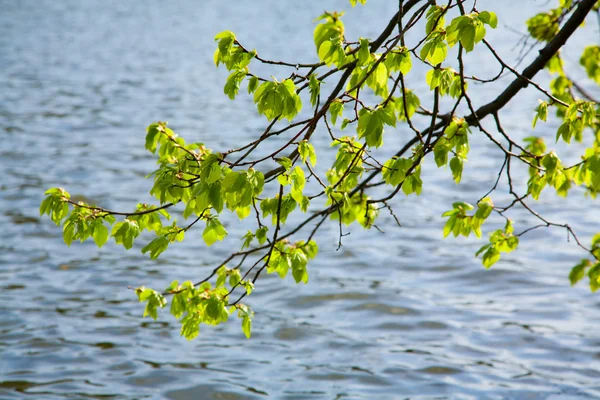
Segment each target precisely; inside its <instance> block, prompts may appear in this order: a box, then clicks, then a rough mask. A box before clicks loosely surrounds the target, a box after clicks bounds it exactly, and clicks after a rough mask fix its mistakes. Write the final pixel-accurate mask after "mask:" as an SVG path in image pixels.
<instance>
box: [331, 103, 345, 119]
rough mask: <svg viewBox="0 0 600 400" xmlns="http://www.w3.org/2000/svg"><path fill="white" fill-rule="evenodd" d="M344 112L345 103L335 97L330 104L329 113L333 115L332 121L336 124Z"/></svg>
mask: <svg viewBox="0 0 600 400" xmlns="http://www.w3.org/2000/svg"><path fill="white" fill-rule="evenodd" d="M343 113H344V103H342V102H341V101H340V100H339V99H335V100H334V101H333V102H331V104H330V105H329V115H330V116H331V123H332V124H333V125H335V124H336V122H337V119H338V117H341V116H342V115H343Z"/></svg>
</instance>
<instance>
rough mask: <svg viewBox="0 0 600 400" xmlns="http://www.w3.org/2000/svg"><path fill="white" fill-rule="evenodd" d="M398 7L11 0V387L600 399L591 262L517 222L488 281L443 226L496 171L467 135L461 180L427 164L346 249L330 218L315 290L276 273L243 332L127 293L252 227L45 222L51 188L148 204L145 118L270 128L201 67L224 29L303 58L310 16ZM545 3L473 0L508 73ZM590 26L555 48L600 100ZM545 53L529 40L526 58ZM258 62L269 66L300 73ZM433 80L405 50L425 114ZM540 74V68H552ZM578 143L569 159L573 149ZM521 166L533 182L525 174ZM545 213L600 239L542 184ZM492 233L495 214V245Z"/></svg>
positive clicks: (7, 84) (4, 253) (104, 202)
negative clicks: (86, 236) (162, 231)
mask: <svg viewBox="0 0 600 400" xmlns="http://www.w3.org/2000/svg"><path fill="white" fill-rule="evenodd" d="M395 6H396V2H392V1H389V2H384V1H377V0H370V1H369V2H368V3H367V6H365V7H356V8H354V9H351V7H350V5H349V4H348V2H347V1H346V0H326V1H320V2H283V1H269V0H256V1H253V2H242V1H231V2H219V1H211V0H207V1H192V0H181V1H173V2H164V1H162V2H161V1H155V0H153V1H144V2H142V1H127V2H122V1H116V0H113V1H100V0H86V1H77V0H61V1H55V0H53V1H51V0H19V1H14V0H0V9H1V10H2V12H0V87H1V88H2V89H1V90H0V138H1V139H2V140H0V227H1V229H0V398H3V399H4V398H6V399H12V398H33V399H53V398H76V399H88V398H89V399H96V398H98V399H100V398H102V399H109V398H118V399H140V398H144V399H145V398H151V399H163V398H164V399H255V398H256V399H259V398H267V397H271V398H281V399H317V398H319V399H320V398H326V399H334V398H335V399H374V398H381V399H392V398H411V399H425V398H437V399H442V398H460V399H550V398H552V399H563V398H567V399H592V398H598V397H600V331H599V330H598V321H600V297H598V296H599V295H598V294H592V293H590V292H589V289H588V287H587V283H581V284H580V285H578V286H576V287H574V288H571V287H570V286H569V281H568V273H569V271H570V268H571V267H572V266H573V265H575V264H576V263H577V262H578V261H579V259H580V258H582V257H584V256H585V254H584V253H583V251H582V250H581V249H579V248H578V247H577V246H576V245H575V243H574V242H573V240H571V241H570V242H568V241H567V235H566V232H565V231H563V230H558V229H555V230H549V229H544V230H537V231H533V232H531V233H530V234H527V235H526V236H524V237H523V238H522V240H521V245H520V247H519V249H518V250H517V251H516V252H514V253H512V254H510V255H505V256H503V259H502V260H501V261H500V262H499V263H498V264H496V265H495V266H494V267H493V268H492V269H490V270H487V271H486V270H485V269H484V268H483V266H482V265H481V262H480V260H478V259H476V258H475V257H474V252H475V251H476V250H477V249H478V248H479V247H480V246H481V245H483V244H484V243H485V242H484V240H480V241H478V240H470V239H469V240H467V239H464V238H461V239H453V238H448V239H446V240H442V227H443V225H444V222H445V219H443V218H441V217H440V216H441V214H442V213H443V212H444V211H446V210H448V209H450V208H451V204H452V202H453V201H457V200H461V201H468V202H471V203H474V202H476V201H477V199H478V198H479V197H480V196H481V195H483V194H484V193H485V192H486V191H487V190H488V189H490V188H491V187H492V186H493V183H494V180H495V178H496V175H497V173H498V169H499V167H500V165H501V162H502V158H501V157H499V154H497V153H496V151H495V149H494V148H493V147H491V146H490V145H489V144H488V143H487V142H486V141H485V140H481V139H480V138H479V135H477V131H475V130H473V135H472V141H473V150H472V152H471V156H470V159H469V163H468V164H467V166H466V167H465V172H464V174H463V183H461V185H459V186H456V185H454V183H453V182H452V179H451V174H450V171H448V170H444V169H443V168H442V169H439V170H438V169H437V168H435V165H433V163H432V162H431V163H429V165H427V166H426V167H424V169H423V180H424V182H425V184H424V189H423V194H422V195H421V196H420V197H419V198H415V197H408V198H407V197H405V196H403V195H402V196H400V197H398V198H397V199H395V201H394V202H393V205H394V207H395V209H396V213H397V215H398V217H399V218H400V220H401V222H402V227H401V228H399V227H397V226H396V225H395V223H394V221H393V219H392V217H391V216H389V215H388V214H387V213H386V212H384V211H382V214H381V217H380V220H379V221H378V226H379V227H380V228H381V229H382V230H383V231H385V232H386V233H385V234H382V233H380V232H378V231H376V230H371V231H365V230H363V229H361V228H360V227H358V226H352V227H350V228H347V229H346V231H347V232H351V234H350V235H349V236H346V237H344V241H343V243H344V246H343V247H342V248H341V249H340V250H339V251H336V247H337V239H338V237H337V235H338V227H337V225H336V224H335V223H332V224H326V226H324V228H323V229H322V230H321V231H320V233H319V235H318V236H319V237H318V242H319V246H320V253H319V255H318V257H317V259H316V260H313V261H312V262H311V263H309V275H310V280H309V284H308V285H296V284H294V283H293V280H292V278H291V277H288V278H287V279H286V280H284V281H281V280H280V279H279V278H277V277H273V276H271V275H269V276H266V275H265V276H263V277H262V278H261V279H260V280H259V281H258V283H257V288H256V291H255V292H254V293H253V294H252V296H251V297H250V298H248V304H249V305H250V306H252V307H253V309H254V310H255V311H256V316H255V319H254V324H253V335H252V339H251V340H246V339H245V338H244V336H243V334H242V332H241V328H240V323H239V322H238V321H237V320H236V319H235V318H232V320H231V321H230V322H229V323H227V324H225V325H224V326H219V327H216V328H214V327H206V326H204V325H203V326H202V327H201V332H200V336H199V337H198V338H197V339H196V340H194V341H191V342H188V341H186V340H185V339H184V338H181V337H180V336H179V324H178V322H177V321H176V320H175V319H174V318H173V317H172V316H171V315H170V314H168V311H167V310H165V312H163V313H162V314H161V315H160V318H159V320H157V321H153V320H151V319H142V318H141V316H142V312H143V306H142V305H140V304H139V303H138V302H137V299H136V297H135V295H134V293H133V292H132V291H131V290H128V289H127V287H128V286H129V285H131V286H140V285H142V284H143V285H146V286H149V287H154V288H157V289H162V288H164V287H166V286H167V285H168V284H169V283H170V282H171V281H172V280H173V279H179V280H180V281H183V280H187V279H191V280H194V281H197V280H198V278H203V277H204V276H205V275H206V274H207V273H208V271H210V270H211V269H212V268H213V267H214V266H215V264H218V263H219V262H220V261H222V259H224V258H225V257H226V256H227V255H228V254H229V252H230V251H231V249H232V248H237V247H238V246H239V245H240V243H241V242H239V241H238V240H239V239H238V238H239V237H240V236H241V234H243V233H244V232H245V230H246V229H247V227H248V224H246V223H239V222H236V221H235V220H233V219H232V220H230V221H227V229H228V230H229V232H230V237H229V239H228V240H227V241H225V242H223V243H218V244H216V245H214V246H213V247H211V248H207V247H206V246H205V245H204V243H203V242H202V240H201V237H200V236H201V229H200V230H198V231H196V232H194V231H192V232H190V233H189V234H188V235H187V238H186V241H185V242H184V243H181V244H176V245H172V246H171V248H170V249H169V250H168V251H167V252H166V253H164V254H163V255H162V257H161V258H160V259H159V260H156V261H152V260H150V259H149V258H148V257H146V256H143V255H142V254H141V253H140V251H139V250H140V249H141V247H142V246H143V245H144V243H143V242H145V240H140V241H139V243H137V244H136V246H135V248H134V249H132V250H131V251H128V252H126V251H125V250H123V248H122V247H120V246H116V245H115V244H114V243H112V242H111V243H109V244H108V245H106V246H105V247H103V248H102V249H98V248H96V247H95V245H94V244H93V243H85V244H80V243H74V244H73V245H72V246H71V247H70V248H68V247H67V246H66V245H65V244H64V243H63V241H62V230H61V228H59V227H57V226H55V225H54V224H53V223H52V222H51V221H49V220H48V219H47V218H39V212H38V207H39V204H40V202H41V200H42V198H43V193H44V191H45V190H46V189H47V188H49V187H55V186H62V187H65V188H66V189H67V190H68V191H69V192H71V193H72V194H73V195H78V196H85V198H86V199H87V201H89V202H91V203H96V204H98V205H101V206H104V207H107V208H111V209H119V210H131V209H133V208H134V207H135V205H136V203H137V202H140V201H150V200H151V198H150V196H149V195H148V194H147V192H148V190H149V188H150V186H151V181H150V180H145V179H144V177H145V176H146V175H147V174H148V173H150V172H151V171H153V170H154V169H155V159H154V158H153V157H152V155H151V154H149V153H147V152H146V151H145V150H144V136H145V128H146V126H147V125H148V124H150V123H152V122H154V121H158V120H161V121H169V122H170V125H169V126H170V127H172V128H173V129H174V130H175V131H176V132H177V133H179V134H180V135H181V136H183V137H184V138H185V139H186V140H187V141H188V142H192V141H202V142H204V143H206V144H207V146H208V147H210V148H213V149H215V150H217V151H219V150H220V151H223V150H226V149H228V148H231V147H235V146H238V145H240V144H241V143H246V142H247V141H249V140H251V139H252V138H254V137H256V135H257V134H259V133H260V132H262V130H263V129H264V127H265V119H264V117H259V116H258V115H257V114H256V111H255V108H254V106H253V105H252V99H251V97H249V96H247V95H245V94H244V93H245V85H244V87H243V88H242V90H241V91H240V93H241V95H240V96H239V97H238V99H236V101H234V102H232V101H230V100H229V99H228V98H227V97H226V96H225V95H224V94H223V91H222V90H223V85H224V83H225V78H226V76H227V71H225V70H224V69H222V68H221V69H216V68H215V66H214V63H213V59H212V56H213V52H214V49H215V43H214V41H213V37H214V35H215V34H216V33H218V32H220V31H222V30H224V29H230V30H232V31H234V32H235V33H236V35H237V37H238V39H239V40H240V41H241V42H242V43H243V44H244V46H245V47H247V48H256V49H257V50H258V52H259V54H260V55H261V56H262V57H264V58H269V59H276V60H285V61H288V62H313V61H315V60H316V54H315V51H314V44H313V41H312V30H313V29H314V22H313V20H314V18H315V17H317V16H318V15H320V14H321V13H322V12H323V10H330V11H331V10H338V11H342V10H345V11H347V12H346V15H345V16H344V19H343V20H344V22H345V24H346V32H347V37H348V38H350V40H354V39H356V38H358V37H359V36H363V37H368V38H375V37H376V36H377V35H378V33H379V32H380V31H381V30H382V29H383V27H384V26H385V25H386V24H387V21H388V19H389V18H390V16H391V15H393V13H394V11H395V10H394V8H395ZM551 6H554V3H552V2H547V1H532V0H530V1H523V0H521V1H515V0H506V1H502V2H498V1H491V0H488V1H479V2H478V9H479V10H490V11H495V12H496V13H497V14H498V17H499V20H500V25H499V27H498V29H497V30H496V31H492V30H491V29H488V38H489V40H490V41H491V42H492V44H493V45H494V46H496V48H497V49H498V52H499V53H500V55H501V56H503V57H505V59H506V60H507V61H509V62H512V63H517V62H518V61H519V60H518V59H519V53H520V49H521V47H520V46H519V44H518V43H519V40H520V39H521V37H522V34H523V33H525V32H526V30H525V25H524V22H525V20H526V19H527V18H529V17H531V16H533V15H534V14H535V13H537V12H539V11H540V10H542V9H546V8H549V7H551ZM421 32H422V31H419V34H421ZM414 37H415V38H417V37H418V35H415V36H414ZM598 38H599V32H598V27H597V24H596V21H595V20H593V18H590V23H589V24H588V26H587V27H586V28H584V29H583V30H582V32H579V33H578V34H577V35H575V37H574V38H573V39H572V40H571V42H570V45H571V48H570V49H571V50H569V51H567V52H565V59H566V61H567V65H568V71H569V74H570V75H571V76H572V77H573V78H576V79H581V83H582V84H583V85H584V86H585V87H586V88H587V89H588V90H590V91H591V92H592V93H595V94H596V95H598V94H600V91H599V90H598V88H597V87H594V86H593V84H591V83H590V82H589V81H586V80H585V79H584V73H583V71H581V70H579V69H578V68H577V66H576V65H577V61H578V59H579V54H581V49H582V48H583V47H584V46H585V45H586V44H589V43H592V42H597V41H598ZM532 56H535V50H534V51H533V52H532V53H531V54H530V55H529V56H528V57H525V60H524V61H523V62H522V63H521V64H520V65H521V66H524V65H525V64H526V62H527V60H529V59H531V57H532ZM467 62H468V65H469V68H470V74H473V75H476V76H478V77H484V78H485V77H488V78H489V77H492V76H494V75H495V74H496V73H497V72H498V67H497V65H496V64H495V63H494V62H493V60H490V59H489V57H488V56H487V55H485V53H483V52H481V53H477V52H474V53H473V54H471V55H470V56H469V59H468V60H467ZM251 67H252V68H253V70H255V71H259V72H260V73H261V74H263V75H264V76H269V75H274V76H276V77H278V78H282V77H285V76H287V75H289V72H290V70H282V69H277V68H265V67H261V66H255V65H254V64H252V66H251ZM425 72H426V69H424V68H423V67H421V66H419V65H417V62H414V70H413V71H411V74H410V75H409V76H408V79H407V85H408V86H409V87H410V88H412V89H414V90H416V91H417V93H418V94H420V93H423V94H424V95H423V96H422V97H421V98H422V101H423V103H424V104H428V103H427V102H428V101H429V100H427V98H426V96H425V93H427V90H428V89H427V87H426V85H425V82H424V79H423V75H424V73H425ZM511 79H512V78H511V77H507V79H504V80H502V81H501V82H500V83H499V84H498V85H488V86H485V87H479V89H478V86H477V85H476V84H474V83H472V84H470V90H471V91H472V92H473V97H474V99H475V100H476V104H483V102H484V101H489V100H490V99H492V98H493V97H494V96H495V95H497V93H498V92H499V90H500V89H501V87H502V85H505V84H506V82H508V81H510V80H511ZM536 79H537V80H538V81H540V82H542V83H547V82H548V77H547V76H546V74H545V73H541V74H540V76H539V77H538V78H536ZM329 86H331V87H333V84H332V83H331V84H329ZM324 90H325V89H324ZM538 98H539V95H538V94H537V93H536V92H535V91H532V90H527V91H525V92H523V93H522V94H521V95H520V97H519V98H517V99H515V100H513V102H512V103H510V105H509V106H508V107H507V108H506V109H505V110H503V113H502V117H503V120H504V124H505V128H506V129H507V131H509V133H510V134H511V135H512V136H513V137H515V138H520V137H525V136H529V135H531V134H532V130H531V120H532V118H533V109H534V108H535V107H536V106H537V99H538ZM306 104H308V102H305V105H306ZM307 108H308V107H305V111H306V112H309V110H307ZM491 122H492V123H493V121H486V124H487V125H490V123H491ZM557 127H558V122H557V121H549V122H548V123H546V124H543V123H539V124H538V127H537V128H536V131H535V134H538V135H544V136H546V137H547V138H548V143H549V145H550V146H551V147H552V145H553V143H554V134H555V132H556V128H557ZM403 130H404V127H402V126H400V125H399V127H398V129H396V130H389V131H388V132H387V133H386V136H385V141H386V144H389V145H390V146H391V147H389V148H388V151H389V152H390V154H391V153H393V151H394V148H397V146H395V147H394V144H398V145H400V144H402V143H403V142H404V139H405V138H406V136H403ZM351 133H352V132H348V133H346V134H351ZM404 135H406V132H404ZM284 139H285V140H287V139H286V138H278V139H277V140H284ZM277 140H275V141H274V143H273V147H274V146H276V145H277V143H278V142H277ZM315 145H316V147H318V149H317V150H318V152H319V156H320V157H321V154H324V156H323V158H322V159H320V161H319V167H320V168H321V171H323V170H324V169H326V167H327V164H328V161H327V157H328V156H332V155H333V153H331V150H327V149H328V146H329V139H328V135H327V134H326V133H325V132H324V131H318V132H317V133H316V134H315ZM581 149H582V147H580V146H579V147H578V146H572V147H570V148H568V149H565V153H560V155H561V157H562V158H563V159H565V160H567V161H568V160H574V159H576V158H577V156H578V154H580V153H581ZM266 150H267V151H268V148H267V149H266ZM321 152H323V153H321ZM429 161H431V160H429ZM519 173H520V175H518V176H519V177H520V178H521V179H520V181H519V184H520V186H519V187H520V188H523V187H524V186H523V183H524V180H525V179H526V178H525V174H526V171H521V172H516V174H519ZM493 197H494V200H495V201H496V202H499V201H501V200H502V199H506V198H507V197H506V195H505V194H504V193H498V194H497V195H494V196H493ZM533 205H534V206H535V208H536V209H537V210H538V211H540V212H542V213H544V214H545V215H546V216H547V217H548V218H549V219H551V220H552V221H554V222H561V223H564V222H569V223H570V224H571V226H572V227H573V228H574V229H575V231H576V232H578V234H579V237H580V239H581V240H582V241H583V242H584V243H585V244H588V243H589V241H590V239H591V237H592V236H593V234H594V233H596V232H598V231H600V213H599V212H598V206H597V202H594V201H592V200H590V199H589V198H584V197H583V196H582V193H581V191H577V190H575V191H573V193H572V194H571V195H570V197H569V198H568V199H567V200H566V201H565V200H563V199H560V198H557V197H556V196H555V195H554V194H553V193H550V190H549V189H548V193H546V194H545V195H544V196H542V200H541V201H540V202H539V203H534V204H533ZM511 217H512V218H513V219H514V220H515V225H516V231H517V232H519V231H521V230H523V229H525V228H526V227H528V226H531V225H532V224H533V223H535V221H534V220H532V219H531V218H530V217H529V216H528V215H527V214H525V213H521V212H518V211H516V212H514V213H513V214H511ZM501 224H502V221H500V220H496V221H492V222H491V223H490V225H489V226H487V227H484V234H485V235H486V237H487V232H489V231H490V230H492V229H494V228H496V227H497V226H500V225H501Z"/></svg>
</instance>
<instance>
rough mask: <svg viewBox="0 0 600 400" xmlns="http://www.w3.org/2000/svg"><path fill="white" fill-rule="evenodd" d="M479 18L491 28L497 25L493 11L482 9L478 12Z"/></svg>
mask: <svg viewBox="0 0 600 400" xmlns="http://www.w3.org/2000/svg"><path fill="white" fill-rule="evenodd" d="M479 20H480V21H481V22H483V23H485V24H488V25H489V26H490V27H491V28H493V29H496V27H497V26H498V17H497V16H496V13H494V12H490V11H483V12H481V13H479Z"/></svg>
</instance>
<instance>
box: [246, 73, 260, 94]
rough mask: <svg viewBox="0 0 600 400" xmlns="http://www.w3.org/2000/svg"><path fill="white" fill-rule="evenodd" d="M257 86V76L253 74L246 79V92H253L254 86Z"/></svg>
mask: <svg viewBox="0 0 600 400" xmlns="http://www.w3.org/2000/svg"><path fill="white" fill-rule="evenodd" d="M257 87H258V77H257V76H253V77H251V78H250V80H249V81H248V94H251V93H254V91H255V90H256V88H257Z"/></svg>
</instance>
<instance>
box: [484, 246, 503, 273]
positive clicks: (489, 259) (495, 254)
mask: <svg viewBox="0 0 600 400" xmlns="http://www.w3.org/2000/svg"><path fill="white" fill-rule="evenodd" d="M499 259H500V252H499V251H498V250H497V249H496V247H494V246H490V247H489V248H488V249H487V251H486V252H485V253H484V254H483V265H484V266H485V267H486V268H490V267H491V266H492V265H494V264H495V263H496V262H497V261H498V260H499Z"/></svg>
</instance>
